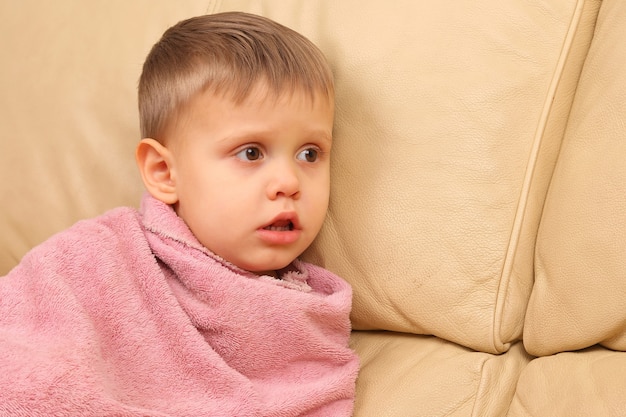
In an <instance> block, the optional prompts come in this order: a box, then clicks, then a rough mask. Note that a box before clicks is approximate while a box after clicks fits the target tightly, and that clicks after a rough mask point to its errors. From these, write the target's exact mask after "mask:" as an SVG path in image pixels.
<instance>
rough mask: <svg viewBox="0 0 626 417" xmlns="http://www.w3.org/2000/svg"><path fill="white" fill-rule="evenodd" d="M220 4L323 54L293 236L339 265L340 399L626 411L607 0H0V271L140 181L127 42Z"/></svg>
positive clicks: (620, 51)
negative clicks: (348, 372) (347, 394)
mask: <svg viewBox="0 0 626 417" xmlns="http://www.w3.org/2000/svg"><path fill="white" fill-rule="evenodd" d="M231 9H239V10H246V11H252V12H257V13H261V14H264V15H267V16H269V17H271V18H274V19H275V20H277V21H279V22H282V23H284V24H286V25H288V26H290V27H293V28H294V29H297V30H299V31H301V32H302V33H304V34H305V35H307V36H308V37H309V38H311V39H312V40H313V41H314V42H316V43H317V44H318V45H319V46H320V47H321V48H322V49H323V51H324V52H325V53H326V54H327V57H328V59H329V60H330V61H331V63H332V66H333V68H334V71H335V75H336V82H337V119H336V131H335V145H334V146H335V148H334V149H335V150H334V152H335V153H334V156H333V158H334V159H333V175H334V177H333V183H332V195H331V207H330V212H329V214H328V219H327V223H326V225H325V227H324V229H323V232H322V234H321V236H320V237H319V239H318V240H317V241H316V243H315V244H314V245H313V247H312V248H311V249H310V250H309V251H308V252H307V254H306V257H307V258H308V259H309V260H312V261H314V262H318V263H319V264H321V265H323V266H325V267H326V268H329V269H331V270H333V271H335V272H336V273H338V274H340V275H342V276H343V277H345V278H346V279H347V280H348V281H350V282H351V283H352V285H353V287H354V309H353V314H352V320H353V327H354V330H355V331H354V336H353V338H352V345H353V347H354V349H356V351H357V352H358V354H359V355H360V358H361V372H360V376H359V379H358V383H357V398H356V404H355V415H356V416H367V417H369V416H371V417H379V416H402V417H406V416H551V417H552V416H568V417H571V416H622V415H626V353H624V352H623V351H624V350H626V47H624V39H626V2H624V1H623V0H604V1H599V0H455V1H453V0H441V1H418V0H393V1H387V2H382V1H374V0H301V1H295V0H273V1H257V0H240V1H227V0H225V1H208V0H180V1H178V0H177V1H153V0H90V1H82V0H59V1H55V2H43V1H35V0H22V1H19V2H18V1H2V2H0V22H1V23H0V53H1V54H2V60H1V62H2V64H1V65H0V83H1V84H0V91H1V94H0V127H1V131H0V135H1V136H0V172H1V175H0V178H1V181H0V196H1V197H2V204H1V207H0V275H4V274H5V273H6V272H7V271H8V270H9V269H10V268H12V267H13V266H14V265H15V264H16V263H17V262H18V261H19V259H20V257H21V256H23V254H24V253H25V252H26V251H27V250H28V249H29V248H31V247H33V246H34V245H36V244H38V243H39V242H41V241H42V240H44V239H46V238H47V237H48V236H50V235H51V234H53V233H55V232H57V231H59V230H61V229H64V228H66V227H68V226H69V225H70V224H72V223H74V222H75V221H77V220H78V219H81V218H85V217H92V216H95V215H98V214H100V213H102V212H104V211H105V210H106V209H108V208H111V207H114V206H118V205H131V206H136V205H138V203H139V197H140V195H141V193H142V186H141V183H140V179H139V176H138V173H137V171H136V169H135V165H134V164H135V163H134V159H133V151H134V147H135V145H136V143H137V141H138V140H139V133H138V122H137V111H136V98H135V95H136V85H137V79H138V76H139V72H140V68H141V64H142V61H143V59H144V57H145V55H146V53H147V51H148V49H149V47H150V46H151V45H152V44H153V43H154V42H155V41H156V39H157V38H158V37H159V36H160V34H161V33H162V31H163V30H164V29H165V28H166V27H168V26H170V25H171V24H173V23H175V22H177V21H179V20H181V19H183V18H186V17H189V16H192V15H197V14H202V13H213V12H217V11H221V10H231ZM0 279H1V278H0Z"/></svg>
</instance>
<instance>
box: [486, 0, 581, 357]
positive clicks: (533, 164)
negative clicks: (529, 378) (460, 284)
mask: <svg viewBox="0 0 626 417" xmlns="http://www.w3.org/2000/svg"><path fill="white" fill-rule="evenodd" d="M585 3H586V0H578V1H577V2H576V6H575V7H574V11H573V15H572V17H571V20H570V23H569V25H568V29H567V33H566V36H565V39H564V41H563V46H562V47H561V52H560V55H559V58H558V60H557V63H556V67H555V69H554V73H553V75H552V78H551V81H550V85H549V88H548V93H547V94H546V98H545V100H544V105H543V108H542V111H541V116H540V119H539V123H538V125H537V129H536V131H535V134H534V138H533V143H532V147H531V151H530V156H529V158H528V164H527V167H526V171H525V173H524V179H523V182H522V188H521V193H520V198H519V201H518V204H517V209H516V210H515V216H514V219H513V225H512V232H511V235H510V237H509V244H508V247H507V249H506V255H505V259H504V263H503V265H502V273H501V279H500V281H499V285H498V290H497V293H496V303H495V311H494V313H495V314H494V316H493V324H492V326H493V333H492V346H493V348H494V350H495V351H496V352H505V351H506V350H508V348H509V346H510V344H511V342H503V341H502V338H501V337H500V336H501V334H502V332H501V330H502V324H503V315H504V310H505V304H506V299H507V294H508V292H509V286H510V282H511V275H512V273H513V267H514V265H515V257H516V254H517V250H518V248H519V241H520V238H521V234H522V233H521V232H522V230H523V225H524V219H525V217H526V210H527V208H528V202H529V196H530V189H531V188H532V183H533V178H534V176H535V171H536V169H537V162H538V159H539V153H540V149H541V144H542V143H543V142H544V134H545V130H546V127H547V125H548V121H549V119H550V117H549V116H550V113H551V110H552V108H553V101H554V99H555V97H556V95H557V92H558V87H559V85H560V82H561V78H562V76H563V73H564V69H565V66H566V64H567V61H568V57H569V55H570V53H571V50H572V46H573V41H574V39H575V37H576V34H577V33H578V28H579V25H580V22H581V20H582V16H583V10H584V5H585ZM572 100H573V98H572ZM565 123H567V121H566V122H565ZM546 192H547V191H546ZM532 268H533V277H534V265H533V267H532ZM522 333H523V323H522Z"/></svg>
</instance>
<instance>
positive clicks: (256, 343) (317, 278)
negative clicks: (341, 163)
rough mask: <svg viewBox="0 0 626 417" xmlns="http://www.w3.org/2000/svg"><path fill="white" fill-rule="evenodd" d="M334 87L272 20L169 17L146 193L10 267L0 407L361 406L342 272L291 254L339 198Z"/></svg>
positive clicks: (247, 410) (152, 90) (1, 328)
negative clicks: (333, 191) (332, 196)
mask: <svg viewBox="0 0 626 417" xmlns="http://www.w3.org/2000/svg"><path fill="white" fill-rule="evenodd" d="M333 91H334V90H333V81H332V75H331V72H330V70H329V68H328V65H327V63H326V62H325V60H324V58H323V56H322V54H321V52H319V50H318V49H317V48H316V47H315V46H313V44H311V43H310V42H309V41H308V40H306V39H305V38H304V37H302V36H301V35H299V34H297V33H295V32H294V31H292V30H290V29H287V28H285V27H283V26H281V25H278V24H277V23H274V22H272V21H270V20H268V19H265V18H262V17H259V16H254V15H248V14H244V13H237V12H232V13H221V14H216V15H210V16H201V17H196V18H192V19H189V20H186V21H183V22H180V23H179V24H177V25H175V26H173V27H172V28H170V29H169V30H167V31H166V32H165V34H164V35H163V37H162V38H161V40H160V41H159V42H158V43H157V44H156V45H155V46H154V47H153V49H152V51H151V52H150V54H149V55H148V57H147V59H146V62H145V64H144V68H143V72H142V75H141V79H140V83H139V109H140V119H141V121H140V122H141V131H142V136H143V137H144V139H143V140H141V142H140V143H139V145H138V147H137V152H136V160H137V164H138V167H139V170H140V172H141V175H142V178H143V181H144V183H145V186H146V189H147V193H146V195H145V196H144V198H143V200H142V204H141V208H140V210H138V211H137V210H134V209H130V208H118V209H115V210H112V211H110V212H108V213H106V214H104V215H102V216H100V217H98V218H95V219H91V220H85V221H82V222H79V223H77V224H76V225H74V226H73V227H72V228H70V229H68V230H66V231H64V232H62V233H59V234H57V235H56V236H54V237H52V238H51V239H49V240H48V241H47V242H44V243H43V244H41V245H40V246H38V247H36V248H35V249H33V250H32V251H31V252H30V253H28V254H27V255H26V256H25V257H24V259H23V260H22V262H21V263H20V264H19V265H18V266H17V267H16V268H14V269H13V270H12V271H11V272H10V273H9V274H8V275H7V276H6V277H3V278H0V415H23V416H48V415H56V416H77V415H80V416H88V415H116V416H297V415H311V416H313V415H315V416H349V415H351V413H352V407H353V399H354V382H355V379H356V373H357V367H358V360H357V358H356V356H355V355H354V353H353V352H352V351H351V350H350V349H349V348H348V337H349V333H350V323H349V311H350V300H351V290H350V287H349V285H348V284H347V283H346V282H344V281H343V280H341V279H340V278H338V277H337V276H335V275H333V274H332V273H330V272H328V271H326V270H324V269H322V268H319V267H316V266H314V265H310V264H307V263H304V262H301V261H298V260H297V257H298V256H299V255H300V254H301V253H302V252H303V251H304V250H305V249H306V248H307V247H308V246H309V244H310V243H311V242H312V241H313V239H314V238H315V236H316V234H317V233H318V232H319V230H320V228H321V226H322V222H323V220H324V217H325V213H326V209H327V205H328V196H329V164H330V150H331V145H332V125H333V112H334V96H333V94H334V93H333Z"/></svg>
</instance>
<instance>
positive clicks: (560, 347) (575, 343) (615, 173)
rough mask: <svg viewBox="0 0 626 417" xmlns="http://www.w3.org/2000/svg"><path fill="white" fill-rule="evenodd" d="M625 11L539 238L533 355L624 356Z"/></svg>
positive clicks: (567, 147) (608, 8)
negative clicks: (599, 352)
mask: <svg viewBox="0 0 626 417" xmlns="http://www.w3.org/2000/svg"><path fill="white" fill-rule="evenodd" d="M625 21H626V5H625V4H624V2H621V1H614V0H610V1H605V2H604V4H603V5H602V12H601V13H600V16H599V17H598V23H597V26H596V34H595V36H594V40H593V43H592V44H591V47H590V50H589V55H588V57H587V61H586V63H585V68H584V72H583V74H582V78H581V80H580V84H579V86H578V90H577V91H578V95H577V97H576V101H575V103H574V107H573V109H572V114H571V116H570V119H569V126H568V130H567V135H566V137H565V140H564V143H563V147H562V150H561V155H560V156H559V164H558V166H557V169H556V171H555V173H554V178H553V180H552V184H551V187H550V193H549V194H548V199H547V201H546V207H545V213H544V216H543V219H542V223H541V229H540V231H539V236H538V241H537V276H536V282H535V286H534V290H533V294H532V297H531V299H530V302H529V306H528V314H527V317H526V323H525V344H526V347H527V349H528V350H529V352H531V353H533V354H535V355H550V354H553V353H557V352H562V351H567V350H577V349H582V348H586V347H589V346H592V345H594V344H596V343H601V344H602V345H604V346H606V347H608V348H610V349H615V350H626V320H625V318H626V302H625V301H626V300H625V297H626V280H625V279H624V277H626V185H625V184H626V159H625V156H626V140H625V131H624V128H625V124H624V121H625V117H624V106H623V104H624V103H625V102H626V72H625V71H624V70H623V69H624V68H625V66H626V50H624V48H620V47H618V45H620V44H621V43H623V39H624V36H625V35H626V25H625V24H624V22H625Z"/></svg>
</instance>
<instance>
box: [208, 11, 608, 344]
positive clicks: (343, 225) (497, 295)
mask: <svg viewBox="0 0 626 417" xmlns="http://www.w3.org/2000/svg"><path fill="white" fill-rule="evenodd" d="M597 5H598V1H587V2H583V1H576V0H553V1H550V2H528V1H524V0H504V1H503V0H487V1H479V2H471V1H465V2H416V1H412V0H398V1H394V2H380V1H362V0H342V1H318V2H305V1H301V2H296V1H282V0H222V1H221V2H219V7H218V8H217V9H216V11H218V10H219V11H221V10H232V9H234V10H247V11H252V12H256V13H262V14H264V15H266V16H269V17H271V18H273V19H275V20H277V21H279V22H281V23H284V24H286V25H288V26H290V27H292V28H294V29H296V30H299V31H301V32H302V33H304V34H305V35H307V36H308V37H310V38H311V39H312V40H313V41H314V42H316V43H317V44H318V45H319V46H320V47H321V48H322V50H323V51H324V52H325V53H326V55H327V57H328V59H329V60H330V62H331V64H332V65H333V68H334V72H335V76H336V82H337V119H336V130H335V143H334V156H333V158H334V159H333V167H332V175H333V179H332V191H331V204H330V211H329V214H328V218H327V222H326V226H325V228H324V229H323V231H322V233H321V235H320V236H319V239H318V240H317V241H316V243H315V244H314V245H313V247H312V248H311V249H310V251H309V252H308V253H307V259H308V260H310V261H312V262H315V263H319V264H321V265H323V266H325V267H327V268H329V269H331V270H333V271H334V272H336V273H338V274H339V275H341V276H343V277H344V278H346V279H347V280H348V281H350V282H351V283H352V284H353V285H354V288H355V292H354V309H353V314H352V319H353V324H354V327H355V328H356V329H364V330H367V329H384V330H392V331H398V332H407V333H416V334H434V335H437V336H440V337H442V338H445V339H447V340H451V341H454V342H457V343H459V344H462V345H465V346H469V347H472V348H475V349H478V350H483V351H486V352H501V351H505V350H506V349H507V348H508V346H509V343H511V342H512V341H514V340H516V339H519V338H520V337H521V334H522V326H523V319H524V314H525V308H526V303H527V301H528V297H529V294H530V289H531V287H532V280H533V269H532V260H533V253H534V243H535V239H534V238H535V234H536V228H537V225H538V221H539V217H540V213H541V208H542V207H543V201H544V196H545V191H546V188H547V185H548V183H549V179H550V176H551V173H552V169H553V165H554V160H555V158H556V154H557V151H558V148H559V146H560V141H561V139H562V135H563V128H564V126H565V121H566V119H567V114H568V113H569V109H570V103H571V100H572V96H573V94H572V93H573V91H574V87H575V85H576V81H577V78H578V76H579V74H580V68H581V65H582V60H583V58H584V53H585V51H586V47H587V44H588V41H589V38H590V37H591V33H592V30H593V23H592V22H593V21H594V18H595V14H596V12H597V7H598V6H597Z"/></svg>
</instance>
